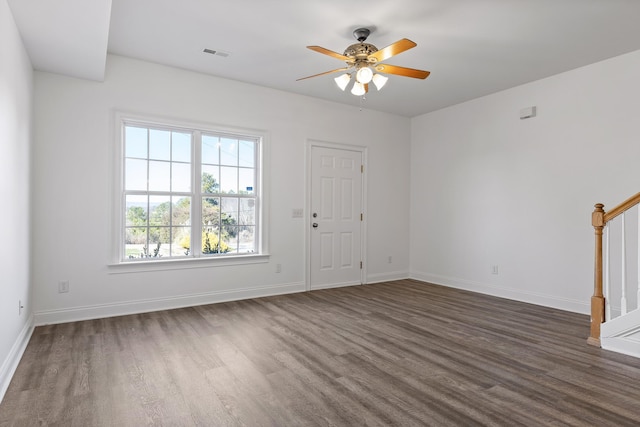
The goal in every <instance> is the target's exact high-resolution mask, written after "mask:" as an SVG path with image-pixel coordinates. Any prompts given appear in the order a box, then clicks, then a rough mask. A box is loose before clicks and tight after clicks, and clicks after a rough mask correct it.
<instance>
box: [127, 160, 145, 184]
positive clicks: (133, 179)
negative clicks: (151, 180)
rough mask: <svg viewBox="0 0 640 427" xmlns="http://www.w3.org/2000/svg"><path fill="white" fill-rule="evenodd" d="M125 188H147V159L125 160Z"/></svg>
mask: <svg viewBox="0 0 640 427" xmlns="http://www.w3.org/2000/svg"><path fill="white" fill-rule="evenodd" d="M124 168H125V177H124V183H125V189H126V190H130V191H131V190H142V191H146V190H147V161H146V160H136V159H127V160H126V161H125V165H124Z"/></svg>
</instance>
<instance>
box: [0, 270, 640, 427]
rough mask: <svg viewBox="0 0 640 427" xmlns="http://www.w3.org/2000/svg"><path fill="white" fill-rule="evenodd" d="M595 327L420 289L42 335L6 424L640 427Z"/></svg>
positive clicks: (378, 287)
mask: <svg viewBox="0 0 640 427" xmlns="http://www.w3.org/2000/svg"><path fill="white" fill-rule="evenodd" d="M588 334H589V319H588V317H587V316H584V315H580V314H575V313H569V312H563V311H559V310H554V309H550V308H545V307H539V306H534V305H529V304H524V303H519V302H514V301H509V300H504V299H499V298H494V297H490V296H487V295H482V294H475V293H470V292H465V291H460V290H456V289H450V288H446V287H441V286H435V285H430V284H425V283H421V282H418V281H414V280H401V281H396V282H389V283H382V284H375V285H365V286H355V287H349V288H340V289H331V290H322V291H314V292H307V293H301V294H294V295H284V296H276V297H269V298H260V299H252V300H245V301H237V302H230V303H222V304H213V305H206V306H199V307H192V308H184V309H177V310H167V311H159V312H154V313H147V314H139V315H131V316H122V317H114V318H107V319H99V320H92V321H84V322H74V323H66V324H59V325H50V326H44V327H38V328H36V330H35V331H34V334H33V337H32V338H31V341H30V343H29V345H28V347H27V350H26V352H25V354H24V357H23V359H22V361H21V363H20V366H19V367H18V369H17V371H16V374H15V376H14V378H13V381H12V383H11V385H10V387H9V390H8V391H7V394H6V396H5V398H4V400H3V402H2V403H1V404H0V426H34V425H57V426H143V425H165V426H226V425H229V426H236V425H246V426H263V425H270V426H316V425H322V426H324V425H333V426H361V425H384V426H388V425H401V426H412V425H433V426H449V425H453V426H474V425H498V426H516V425H527V426H543V425H555V426H558V425H572V426H624V425H629V426H630V425H635V426H637V425H640V359H636V358H632V357H627V356H623V355H619V354H616V353H612V352H607V351H604V350H601V349H598V348H595V347H591V346H588V345H587V344H586V338H587V336H588Z"/></svg>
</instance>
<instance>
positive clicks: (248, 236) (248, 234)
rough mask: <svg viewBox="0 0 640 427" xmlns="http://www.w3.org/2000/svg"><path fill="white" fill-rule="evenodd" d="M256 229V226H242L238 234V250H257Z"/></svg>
mask: <svg viewBox="0 0 640 427" xmlns="http://www.w3.org/2000/svg"><path fill="white" fill-rule="evenodd" d="M255 231H256V228H255V227H240V232H239V234H238V252H240V253H250V252H255V250H256V244H255Z"/></svg>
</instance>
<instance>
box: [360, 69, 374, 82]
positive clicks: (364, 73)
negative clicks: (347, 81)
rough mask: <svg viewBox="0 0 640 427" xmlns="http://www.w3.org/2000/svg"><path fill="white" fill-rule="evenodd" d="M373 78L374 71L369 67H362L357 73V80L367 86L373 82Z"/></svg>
mask: <svg viewBox="0 0 640 427" xmlns="http://www.w3.org/2000/svg"><path fill="white" fill-rule="evenodd" d="M372 77H373V71H371V68H369V67H362V68H360V69H359V70H358V72H357V73H356V80H357V81H359V82H360V83H362V84H367V83H369V82H370V81H371V78H372Z"/></svg>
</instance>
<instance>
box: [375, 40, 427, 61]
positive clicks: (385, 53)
mask: <svg viewBox="0 0 640 427" xmlns="http://www.w3.org/2000/svg"><path fill="white" fill-rule="evenodd" d="M416 46H417V44H415V43H414V42H412V41H411V40H409V39H402V40H398V41H397V42H395V43H392V44H390V45H389V46H387V47H383V48H382V49H380V50H379V51H377V52H373V53H372V54H371V55H369V58H375V60H376V61H377V62H382V61H384V60H387V59H389V58H391V57H392V56H394V55H397V54H399V53H402V52H404V51H405V50H409V49H411V48H413V47H416Z"/></svg>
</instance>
